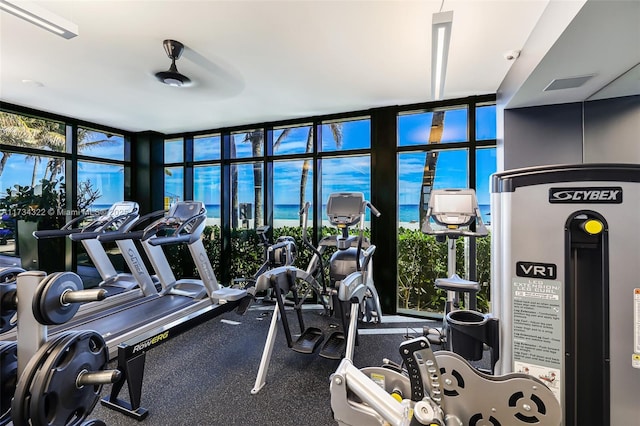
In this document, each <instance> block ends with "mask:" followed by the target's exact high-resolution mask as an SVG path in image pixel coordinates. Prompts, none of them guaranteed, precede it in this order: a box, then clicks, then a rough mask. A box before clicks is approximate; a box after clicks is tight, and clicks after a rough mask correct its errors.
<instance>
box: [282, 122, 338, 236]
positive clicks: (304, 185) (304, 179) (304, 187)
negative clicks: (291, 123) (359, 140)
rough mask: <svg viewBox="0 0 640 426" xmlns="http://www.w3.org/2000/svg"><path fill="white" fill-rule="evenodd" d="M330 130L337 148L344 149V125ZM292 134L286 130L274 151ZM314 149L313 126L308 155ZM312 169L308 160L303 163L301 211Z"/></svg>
mask: <svg viewBox="0 0 640 426" xmlns="http://www.w3.org/2000/svg"><path fill="white" fill-rule="evenodd" d="M329 129H330V130H331V135H332V136H333V140H334V141H335V143H336V148H337V149H341V148H342V123H330V124H329ZM290 132H291V129H290V128H288V129H285V130H283V131H282V133H281V134H280V136H278V139H276V141H275V142H274V144H273V149H274V151H275V150H276V149H277V148H278V147H279V146H280V144H281V143H282V141H283V140H284V139H286V137H287V136H288V135H289V133H290ZM312 149H313V126H309V132H308V133H307V145H306V148H305V151H304V152H306V153H309V152H311V151H312ZM310 167H311V165H310V162H309V160H308V159H305V160H304V161H303V163H302V173H301V175H300V194H299V205H300V209H302V208H303V207H304V203H305V199H304V194H305V192H306V190H307V180H308V178H309V168H310ZM300 226H302V217H301V218H300Z"/></svg>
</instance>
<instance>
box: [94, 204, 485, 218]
mask: <svg viewBox="0 0 640 426" xmlns="http://www.w3.org/2000/svg"><path fill="white" fill-rule="evenodd" d="M109 207H110V205H109V204H95V205H93V206H92V208H93V209H94V210H106V209H108V208H109ZM205 207H206V209H207V217H210V218H219V217H220V205H219V204H207V205H206V206H205ZM326 207H327V206H326V205H324V206H322V209H323V210H325V209H326ZM479 207H480V213H481V214H482V218H483V220H484V221H485V222H486V223H489V222H490V220H489V219H490V216H489V213H490V210H491V208H490V206H489V204H480V205H479ZM299 212H300V207H299V206H298V205H297V204H276V205H275V206H274V211H273V218H274V219H276V220H297V219H298V218H299V217H300V216H299ZM381 213H382V214H384V212H381ZM419 219H420V206H419V205H417V204H401V205H400V211H399V217H398V221H399V222H408V223H410V222H417V221H418V220H419ZM367 220H370V214H369V213H368V212H367Z"/></svg>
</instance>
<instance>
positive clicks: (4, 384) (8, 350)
mask: <svg viewBox="0 0 640 426" xmlns="http://www.w3.org/2000/svg"><path fill="white" fill-rule="evenodd" d="M17 381H18V344H17V343H16V342H0V425H1V426H4V425H6V424H7V423H9V422H10V421H11V398H13V394H14V393H15V391H16V382H17Z"/></svg>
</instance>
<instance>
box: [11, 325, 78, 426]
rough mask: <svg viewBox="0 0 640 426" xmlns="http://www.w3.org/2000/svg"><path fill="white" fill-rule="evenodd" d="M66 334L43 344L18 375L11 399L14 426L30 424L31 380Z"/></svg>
mask: <svg viewBox="0 0 640 426" xmlns="http://www.w3.org/2000/svg"><path fill="white" fill-rule="evenodd" d="M65 336H66V335H65V334H60V335H58V336H55V337H54V338H52V339H51V340H49V341H48V342H46V343H45V344H44V345H42V346H41V347H40V349H38V351H37V352H36V353H35V355H33V357H31V359H30V360H29V362H28V363H27V366H26V367H25V369H24V371H23V372H22V374H21V375H20V377H18V383H17V385H16V391H15V394H14V396H13V400H12V401H11V420H13V425H14V426H28V425H29V402H30V399H31V397H30V394H29V388H30V386H31V382H32V381H33V378H34V376H35V375H36V373H37V372H38V369H39V368H40V366H41V365H42V364H43V363H44V362H45V361H46V359H47V357H48V355H49V354H50V353H51V351H53V350H54V349H55V346H56V344H57V343H58V342H59V341H60V340H61V339H62V338H64V337H65Z"/></svg>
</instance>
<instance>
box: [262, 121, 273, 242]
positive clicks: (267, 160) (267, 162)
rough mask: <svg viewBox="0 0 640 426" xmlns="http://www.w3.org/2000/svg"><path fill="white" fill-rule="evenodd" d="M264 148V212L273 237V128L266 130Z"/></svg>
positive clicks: (270, 236)
mask: <svg viewBox="0 0 640 426" xmlns="http://www.w3.org/2000/svg"><path fill="white" fill-rule="evenodd" d="M263 143H264V147H263V149H262V155H263V158H262V161H263V163H262V214H263V216H264V224H265V225H268V226H269V238H272V237H273V209H274V207H273V160H272V159H271V158H272V156H273V128H272V127H270V128H266V129H265V130H264V138H263Z"/></svg>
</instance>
